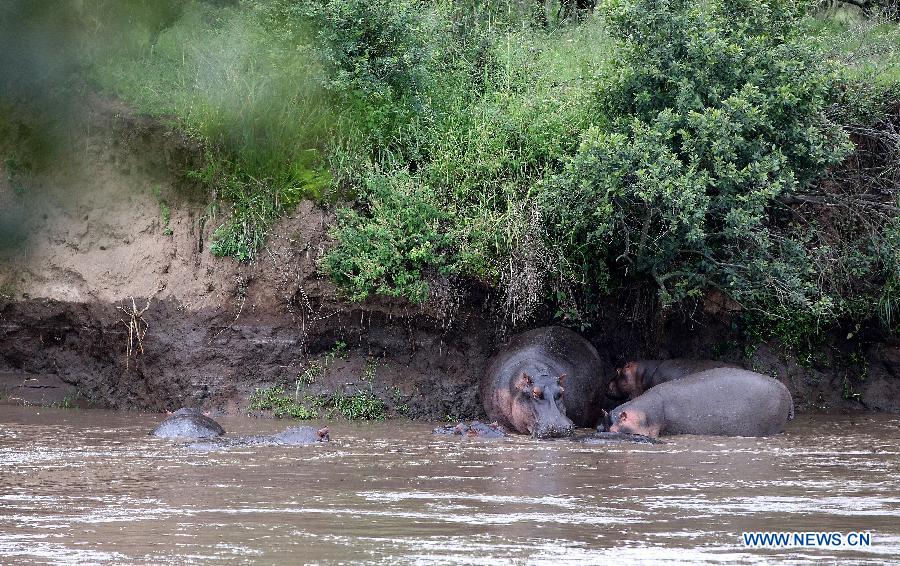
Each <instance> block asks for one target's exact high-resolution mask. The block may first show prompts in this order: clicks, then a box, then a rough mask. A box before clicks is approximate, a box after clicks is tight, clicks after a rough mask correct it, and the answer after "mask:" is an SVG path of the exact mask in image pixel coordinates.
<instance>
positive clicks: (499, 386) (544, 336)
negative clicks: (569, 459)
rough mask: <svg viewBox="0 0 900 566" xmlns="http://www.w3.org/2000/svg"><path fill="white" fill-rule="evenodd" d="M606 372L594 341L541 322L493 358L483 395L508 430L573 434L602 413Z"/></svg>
mask: <svg viewBox="0 0 900 566" xmlns="http://www.w3.org/2000/svg"><path fill="white" fill-rule="evenodd" d="M603 373H604V372H603V368H602V364H601V362H600V357H599V356H598V355H597V350H596V349H595V348H594V347H593V346H592V345H591V344H590V342H588V341H587V340H585V339H584V338H582V337H581V336H579V335H578V334H576V333H574V332H572V331H571V330H567V329H565V328H561V327H559V326H550V327H546V328H537V329H534V330H529V331H528V332H524V333H522V334H519V335H517V336H515V337H514V338H513V339H512V340H511V341H510V342H509V344H507V346H506V347H505V348H504V349H503V350H502V351H500V353H498V354H497V355H496V356H495V357H494V358H493V360H492V361H491V363H490V364H489V366H488V369H487V372H486V373H485V375H484V378H483V379H482V381H481V399H482V402H483V403H484V410H485V412H487V415H488V418H489V419H490V420H492V421H496V422H497V423H498V424H499V425H500V426H502V427H504V428H505V429H507V430H509V431H513V432H518V433H521V434H531V435H532V436H534V437H536V438H553V437H562V436H569V435H571V434H572V432H573V431H574V429H575V427H576V426H579V427H593V426H595V425H596V424H597V421H598V420H599V419H600V417H601V416H602V414H603V410H602V403H603V397H604V394H605V392H606V382H605V380H604V377H603ZM564 390H565V392H564Z"/></svg>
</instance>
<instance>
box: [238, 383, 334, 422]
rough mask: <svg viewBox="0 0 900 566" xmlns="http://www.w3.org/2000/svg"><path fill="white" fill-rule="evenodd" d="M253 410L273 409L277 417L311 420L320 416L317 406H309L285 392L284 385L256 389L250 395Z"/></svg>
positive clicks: (250, 406)
mask: <svg viewBox="0 0 900 566" xmlns="http://www.w3.org/2000/svg"><path fill="white" fill-rule="evenodd" d="M249 408H250V410H251V411H272V414H273V415H275V417H277V418H279V419H281V418H286V417H287V418H292V419H301V420H309V419H315V418H318V416H319V413H318V411H317V410H316V409H315V408H309V407H308V406H307V404H306V403H304V402H303V401H298V400H297V399H296V398H294V397H292V396H290V395H288V394H287V393H285V391H284V388H283V387H275V386H273V387H267V388H265V389H256V390H255V391H254V392H253V394H252V395H251V396H250V405H249Z"/></svg>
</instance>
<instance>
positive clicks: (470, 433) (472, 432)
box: [431, 421, 509, 438]
mask: <svg viewBox="0 0 900 566" xmlns="http://www.w3.org/2000/svg"><path fill="white" fill-rule="evenodd" d="M431 433H432V434H448V435H454V436H462V437H464V438H504V437H506V436H509V435H508V434H507V433H506V430H505V429H504V428H503V427H502V426H500V424H499V423H496V422H493V423H491V424H484V423H482V422H479V421H472V424H469V425H467V424H466V423H459V424H457V425H445V426H439V427H437V428H436V429H434V430H433V431H431Z"/></svg>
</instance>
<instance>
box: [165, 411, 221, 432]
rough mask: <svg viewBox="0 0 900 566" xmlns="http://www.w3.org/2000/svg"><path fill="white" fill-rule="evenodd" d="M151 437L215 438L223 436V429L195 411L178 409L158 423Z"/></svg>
mask: <svg viewBox="0 0 900 566" xmlns="http://www.w3.org/2000/svg"><path fill="white" fill-rule="evenodd" d="M150 434H151V435H153V436H157V437H159V438H215V437H217V436H221V435H223V434H225V429H223V428H222V426H221V425H220V424H219V423H217V422H216V421H214V420H212V419H211V418H209V417H207V416H206V415H204V414H203V413H201V412H200V411H198V410H197V409H186V408H182V409H178V410H177V411H175V412H174V413H173V414H172V415H171V416H170V417H169V418H167V419H166V420H164V421H163V422H161V423H159V425H157V426H156V428H154V429H153V431H151V432H150Z"/></svg>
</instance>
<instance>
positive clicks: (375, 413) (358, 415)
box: [323, 392, 387, 421]
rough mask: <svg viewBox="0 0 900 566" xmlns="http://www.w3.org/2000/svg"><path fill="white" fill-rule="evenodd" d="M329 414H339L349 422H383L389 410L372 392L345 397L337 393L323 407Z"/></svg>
mask: <svg viewBox="0 0 900 566" xmlns="http://www.w3.org/2000/svg"><path fill="white" fill-rule="evenodd" d="M323 406H324V407H325V408H326V409H327V410H328V412H329V414H339V415H341V416H342V417H344V418H345V419H347V420H361V421H381V420H384V419H385V418H386V417H387V408H386V407H385V405H384V401H382V400H381V398H380V397H378V396H377V395H375V394H374V393H371V392H357V393H354V394H352V395H345V394H343V393H341V392H337V393H335V394H334V395H332V396H331V397H329V398H328V399H327V400H326V401H325V402H324V405H323Z"/></svg>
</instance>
